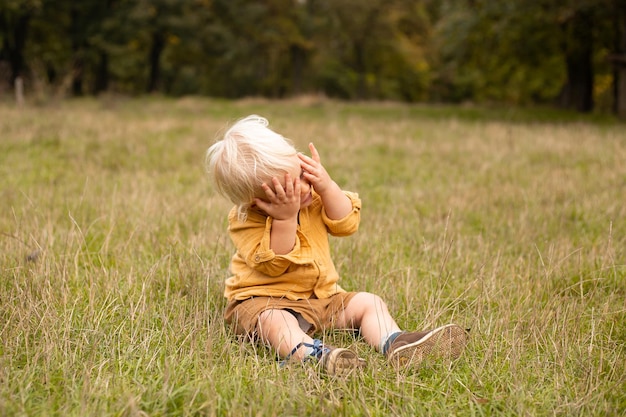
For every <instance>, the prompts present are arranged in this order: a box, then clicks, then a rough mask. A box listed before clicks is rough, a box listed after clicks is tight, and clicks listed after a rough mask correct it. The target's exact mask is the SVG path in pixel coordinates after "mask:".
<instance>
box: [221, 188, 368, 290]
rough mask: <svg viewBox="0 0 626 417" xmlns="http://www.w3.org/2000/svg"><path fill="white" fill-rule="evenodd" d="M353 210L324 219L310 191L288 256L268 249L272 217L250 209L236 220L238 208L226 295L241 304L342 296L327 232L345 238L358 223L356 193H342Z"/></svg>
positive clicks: (231, 229)
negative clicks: (258, 298) (252, 300)
mask: <svg viewBox="0 0 626 417" xmlns="http://www.w3.org/2000/svg"><path fill="white" fill-rule="evenodd" d="M344 193H345V194H346V195H347V196H348V198H350V201H351V202H352V211H351V212H350V214H348V215H347V216H346V217H344V218H343V219H340V220H332V219H329V218H328V217H327V216H326V213H325V211H324V206H323V204H322V199H321V198H320V196H319V195H318V194H316V193H315V192H314V191H313V202H312V203H311V205H309V206H308V207H305V208H303V209H301V210H300V214H299V217H298V229H297V232H296V242H295V245H294V248H293V249H292V251H291V252H289V253H287V254H285V255H277V254H275V253H274V251H273V250H271V249H270V231H271V228H272V218H271V217H269V216H267V215H266V214H263V213H260V212H258V211H254V210H251V211H249V212H248V219H247V220H246V221H245V222H240V221H239V220H238V219H237V209H236V208H233V209H232V210H231V212H230V214H229V216H228V221H229V228H228V231H229V233H230V237H231V239H232V240H233V243H234V244H235V247H236V248H237V252H236V253H235V255H233V258H232V261H231V265H230V272H231V274H232V276H231V277H229V278H228V279H227V280H226V288H225V291H224V296H225V297H226V298H228V299H229V300H231V301H232V300H245V299H247V298H250V297H254V296H265V297H284V298H287V299H289V300H301V299H306V298H311V297H312V296H315V297H317V298H328V297H330V296H331V295H334V294H337V293H340V292H345V290H344V289H343V288H341V287H340V286H339V284H338V283H337V282H338V281H339V274H338V273H337V270H336V269H335V265H334V264H333V261H332V259H331V257H330V246H329V242H328V234H331V235H333V236H348V235H351V234H353V233H355V232H356V231H357V230H358V228H359V222H360V220H361V214H360V212H361V200H360V199H359V196H358V194H356V193H351V192H348V191H344Z"/></svg>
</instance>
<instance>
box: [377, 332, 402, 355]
mask: <svg viewBox="0 0 626 417" xmlns="http://www.w3.org/2000/svg"><path fill="white" fill-rule="evenodd" d="M402 333H404V332H395V333H391V334H390V335H387V337H386V338H383V341H382V342H380V345H381V349H380V351H381V352H382V353H383V355H386V354H387V351H388V350H389V346H391V344H392V343H393V341H394V340H396V337H398V336H400V335H401V334H402Z"/></svg>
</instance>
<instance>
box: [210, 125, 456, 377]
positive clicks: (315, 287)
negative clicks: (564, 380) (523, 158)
mask: <svg viewBox="0 0 626 417" xmlns="http://www.w3.org/2000/svg"><path fill="white" fill-rule="evenodd" d="M309 150H310V152H311V157H308V156H305V155H303V154H302V153H298V152H297V151H296V149H295V148H294V146H293V145H292V144H291V142H290V141H288V140H287V139H285V138H284V137H283V136H281V135H279V134H278V133H275V132H274V131H272V130H270V129H269V128H268V121H267V120H266V119H264V118H262V117H259V116H255V115H253V116H249V117H246V118H244V119H241V120H239V121H238V122H237V123H235V124H234V125H233V126H232V127H231V128H230V129H229V130H228V131H227V132H226V133H225V134H224V138H223V139H222V140H220V141H218V142H217V143H215V144H214V145H213V146H211V147H210V148H209V150H208V152H207V163H208V171H209V174H210V175H211V177H212V179H213V181H214V184H215V186H216V189H217V191H218V192H219V193H220V194H222V195H223V196H225V197H227V198H229V199H230V200H231V201H232V202H233V203H234V204H235V207H234V208H233V209H232V210H231V212H230V214H229V216H228V221H229V229H228V230H229V233H230V237H231V239H232V241H233V243H234V245H235V247H236V253H235V255H234V256H233V258H232V262H231V266H230V272H231V274H232V276H231V277H229V278H228V279H227V280H226V286H225V293H224V295H225V296H226V297H227V298H228V301H229V304H228V306H227V308H226V311H225V320H226V322H227V323H229V324H230V325H231V326H233V328H234V330H235V332H236V333H237V334H240V335H247V336H249V337H250V338H251V339H252V340H254V339H255V338H259V339H260V340H261V341H263V342H264V343H266V344H268V345H269V346H271V347H272V348H273V349H275V350H276V352H277V353H278V355H279V356H281V357H283V358H286V359H291V360H309V359H313V360H315V361H317V362H319V363H320V364H321V366H322V367H323V368H324V369H325V371H326V372H328V373H329V374H332V375H344V374H347V373H349V372H351V371H352V370H353V369H355V368H359V367H362V366H363V365H364V360H363V359H361V358H359V357H358V356H357V355H356V353H354V352H353V351H351V350H349V349H344V348H335V347H332V346H328V345H326V344H324V343H323V342H322V341H321V340H319V339H314V338H313V336H314V335H316V334H319V333H320V332H322V331H323V330H325V329H358V330H359V331H360V334H361V336H362V337H363V339H364V340H365V341H366V342H367V343H368V344H370V345H371V346H373V347H374V348H376V349H377V350H378V351H380V352H381V353H383V354H384V355H386V356H387V358H388V360H389V362H391V363H392V364H393V365H395V366H399V365H407V366H409V365H418V364H419V363H420V362H421V361H422V359H423V358H424V357H425V356H432V357H436V356H439V357H451V358H456V357H458V356H459V355H460V354H461V351H462V350H463V348H464V347H465V344H466V343H467V333H466V331H465V330H464V329H462V328H461V327H459V326H457V325H455V324H448V325H446V326H442V327H438V328H436V329H434V330H431V331H424V332H403V331H401V330H400V328H399V327H398V325H397V324H396V322H395V321H394V319H393V318H392V317H391V315H390V314H389V311H388V309H387V306H386V304H385V303H384V302H383V301H382V299H381V298H380V297H378V296H377V295H375V294H370V293H367V292H346V291H345V290H344V289H343V288H341V286H339V283H338V281H339V275H338V273H337V271H336V269H335V266H334V265H333V261H332V259H331V257H330V248H329V239H328V234H329V233H330V234H331V235H333V236H348V235H351V234H352V233H355V232H356V231H357V229H358V227H359V221H360V209H361V200H360V199H359V197H358V195H357V194H355V193H352V192H348V191H342V190H341V189H340V188H339V186H338V185H337V184H336V183H335V182H334V181H333V179H332V178H331V177H330V176H329V175H328V173H327V172H326V170H325V169H324V166H323V165H322V163H321V161H320V156H319V154H318V152H317V150H316V148H315V146H314V145H313V144H312V143H311V144H309Z"/></svg>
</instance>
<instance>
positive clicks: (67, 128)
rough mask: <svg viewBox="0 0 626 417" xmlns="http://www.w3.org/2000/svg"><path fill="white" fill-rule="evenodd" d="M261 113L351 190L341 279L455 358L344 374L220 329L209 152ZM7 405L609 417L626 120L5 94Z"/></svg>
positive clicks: (221, 267)
mask: <svg viewBox="0 0 626 417" xmlns="http://www.w3.org/2000/svg"><path fill="white" fill-rule="evenodd" d="M251 113H257V114H261V115H264V116H266V117H268V118H269V119H270V123H271V125H272V126H273V127H274V128H275V129H276V130H278V131H279V132H281V133H283V134H284V135H285V136H288V137H290V138H292V139H293V140H294V141H295V142H296V144H297V145H298V147H299V148H300V149H303V150H304V149H306V144H307V143H308V142H309V141H313V142H315V144H316V146H317V147H318V149H319V150H320V153H321V156H322V161H323V162H324V163H325V165H326V167H327V169H328V170H329V172H330V173H331V175H333V176H334V178H335V179H336V180H337V181H338V182H339V183H340V185H342V186H343V187H344V188H345V189H349V190H353V191H357V192H359V194H360V196H361V198H362V200H363V211H362V224H361V229H360V231H359V233H358V234H356V235H355V236H352V237H350V238H342V239H333V252H334V259H335V262H336V265H337V267H338V269H339V270H340V273H341V274H342V276H343V281H342V283H343V286H344V287H345V288H347V289H350V290H366V291H371V292H375V293H377V294H379V295H381V296H382V297H383V298H384V299H385V300H386V301H387V302H388V304H389V307H390V309H391V311H392V313H393V315H394V316H395V317H396V318H397V320H398V322H399V324H400V325H401V326H402V327H404V328H406V329H422V328H426V327H431V326H435V325H440V324H444V323H447V322H450V321H453V322H457V323H459V324H462V325H464V326H467V327H471V328H472V331H471V334H472V339H471V343H470V345H469V347H468V349H467V351H466V353H465V354H464V356H463V357H462V358H461V359H460V360H458V361H456V362H455V363H452V364H443V363H432V364H427V365H425V366H424V367H423V368H421V369H418V370H413V371H406V372H400V373H397V372H395V371H394V370H393V369H392V368H390V367H389V366H387V364H386V363H385V361H384V359H383V358H382V357H381V356H380V355H379V354H378V353H376V352H375V351H373V350H372V349H371V348H369V347H368V346H367V345H365V343H363V341H362V340H360V339H359V338H358V337H357V336H354V335H352V334H348V333H344V332H339V333H329V334H326V335H324V336H325V337H326V338H327V339H329V340H330V341H331V342H332V343H334V344H337V345H342V346H351V347H353V348H354V349H356V350H357V351H358V352H359V353H360V354H361V355H362V356H363V357H365V358H366V359H367V361H368V367H367V368H366V370H365V371H364V372H363V373H361V374H358V375H355V376H353V377H352V378H349V379H346V380H335V379H332V378H329V377H327V376H324V375H320V374H319V373H318V372H317V371H316V370H315V369H314V368H313V367H308V366H291V367H289V368H287V369H282V368H279V366H278V362H277V361H276V358H275V356H274V355H273V354H272V352H270V351H269V350H267V349H265V348H263V347H261V346H254V345H250V344H246V343H241V342H240V341H239V340H238V339H237V338H236V337H235V336H233V335H232V333H231V332H230V331H229V329H227V328H225V326H224V323H223V320H222V310H223V308H224V306H225V300H224V298H223V296H222V292H223V280H224V278H225V277H226V276H227V267H228V262H229V259H230V256H231V254H232V251H233V248H232V245H231V243H230V241H229V239H228V235H227V233H226V214H227V211H228V209H229V207H230V204H229V203H228V202H226V201H224V200H223V199H222V198H220V197H218V196H217V195H216V194H215V193H214V192H213V190H212V188H211V186H210V182H209V180H208V178H207V177H206V175H205V173H204V167H203V162H204V152H205V150H206V149H207V148H208V146H209V145H210V144H211V143H212V142H213V140H214V139H215V137H216V134H217V132H218V131H220V130H223V129H224V128H225V127H226V126H227V124H228V123H229V122H232V121H234V120H235V119H237V118H239V117H242V116H245V115H248V114H251ZM0 115H1V116H0V132H1V135H2V137H1V139H0V185H1V187H0V213H1V215H0V233H1V234H0V274H1V277H0V340H1V342H2V343H1V344H0V415H11V416H13V415H15V416H22V415H24V416H26V415H28V416H32V415H62V416H85V415H98V416H106V415H113V416H145V415H150V416H165V415H168V416H169V415H181V416H187V415H208V416H213V415H233V416H240V415H245V416H248V415H254V416H302V415H346V416H353V415H371V416H387V415H406V416H415V415H440V416H450V415H463V416H465V415H478V416H480V415H487V416H492V415H503V416H509V415H524V416H526V415H551V416H552V415H563V416H565V415H584V416H587V415H625V414H626V412H625V410H626V377H625V375H626V355H625V354H626V347H625V345H626V301H625V300H626V199H625V197H624V196H625V195H626V163H625V162H626V129H624V126H623V125H621V124H619V123H617V122H615V121H613V120H610V119H607V118H603V119H602V120H599V119H598V118H597V117H594V116H592V117H588V118H582V117H574V116H573V115H572V114H568V113H556V112H542V111H538V110H510V109H499V110H495V109H492V110H490V109H484V108H482V109H481V108H453V107H443V106H441V107H426V106H405V105H398V104H389V103H379V104H372V103H367V104H354V103H352V104H347V103H338V102H332V101H326V100H321V99H317V98H308V99H301V100H293V101H289V102H269V101H263V100H243V101H238V102H230V101H218V100H202V99H191V98H187V99H181V100H177V101H172V100H165V99H160V98H150V99H140V100H129V99H120V98H105V99H102V100H99V101H95V100H78V101H67V102H61V103H55V104H54V105H53V104H48V105H44V106H39V107H28V106H27V107H24V108H21V109H17V108H14V107H13V106H12V105H10V104H7V103H4V104H0Z"/></svg>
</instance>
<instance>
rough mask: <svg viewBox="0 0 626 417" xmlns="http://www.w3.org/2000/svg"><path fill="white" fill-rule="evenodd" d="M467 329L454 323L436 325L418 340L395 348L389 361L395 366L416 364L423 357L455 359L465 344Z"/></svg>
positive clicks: (420, 361) (422, 359)
mask: <svg viewBox="0 0 626 417" xmlns="http://www.w3.org/2000/svg"><path fill="white" fill-rule="evenodd" d="M467 339H468V335H467V331H466V330H465V329H463V328H462V327H460V326H458V325H456V324H448V325H445V326H441V327H438V328H436V329H434V330H432V331H431V332H429V333H427V334H426V335H425V336H424V337H422V338H421V339H420V340H417V341H415V342H413V343H410V344H407V345H404V346H401V347H399V348H398V349H396V350H395V351H394V352H393V353H392V354H391V355H390V356H389V361H390V362H391V363H392V364H393V365H394V366H396V367H404V366H417V365H419V364H421V363H422V362H423V361H424V360H425V359H427V358H428V359H438V358H439V359H441V358H442V359H457V358H458V357H459V356H461V353H462V352H463V349H464V348H465V346H466V345H467Z"/></svg>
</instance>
